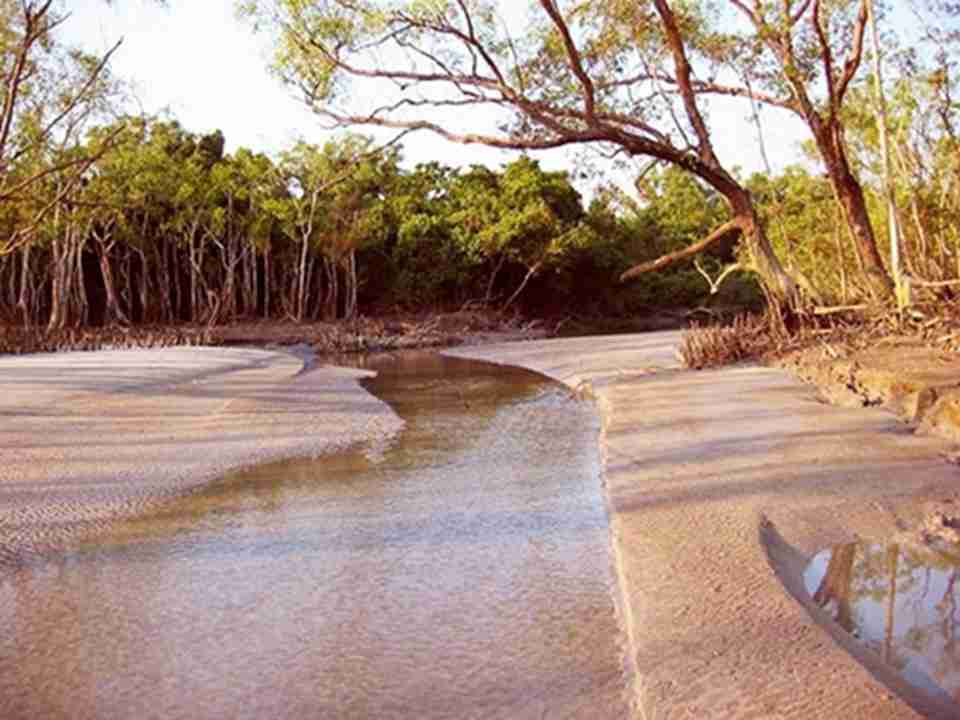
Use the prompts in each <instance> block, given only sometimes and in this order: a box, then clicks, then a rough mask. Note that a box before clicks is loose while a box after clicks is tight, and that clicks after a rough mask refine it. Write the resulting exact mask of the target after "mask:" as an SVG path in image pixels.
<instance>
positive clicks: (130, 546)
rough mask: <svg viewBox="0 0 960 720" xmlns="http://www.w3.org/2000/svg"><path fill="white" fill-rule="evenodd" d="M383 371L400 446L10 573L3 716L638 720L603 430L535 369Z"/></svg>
mask: <svg viewBox="0 0 960 720" xmlns="http://www.w3.org/2000/svg"><path fill="white" fill-rule="evenodd" d="M376 369H378V370H379V371H380V375H379V377H378V378H377V379H376V380H374V381H372V382H371V383H370V385H369V387H370V389H371V390H372V391H373V392H375V393H376V394H377V395H378V396H379V397H380V398H382V399H383V400H385V401H387V402H388V403H390V404H391V405H392V406H393V408H394V409H395V410H396V411H397V412H398V413H399V414H400V416H401V417H403V418H404V420H405V421H406V423H407V426H406V429H405V430H404V431H403V432H402V433H401V434H400V436H399V437H398V438H396V439H395V440H394V441H392V442H391V443H388V444H385V445H382V446H373V447H367V448H361V449H358V450H356V451H352V452H345V453H341V454H337V455H333V456H329V457H325V458H322V459H320V460H314V461H298V462H286V463H280V464H274V465H270V466H265V467H258V468H255V469H253V470H250V471H245V472H242V473H236V474H233V475H231V476H228V477H226V478H224V479H223V480H222V481H220V482H218V483H215V484H213V485H211V486H208V487H207V488H206V489H205V490H203V491H202V492H199V493H196V494H194V495H191V496H189V497H185V498H181V499H178V500H175V501H171V502H170V503H168V504H166V505H164V506H163V508H162V510H160V511H158V512H154V513H152V514H149V515H147V516H144V517H140V518H138V519H136V520H133V521H118V522H117V523H115V524H114V525H113V526H112V527H111V529H110V530H109V532H107V533H105V534H103V535H100V536H98V537H97V538H96V539H95V540H94V541H88V542H87V543H85V544H83V545H80V546H77V547H73V548H70V549H69V550H68V551H66V552H60V553H57V554H56V555H52V556H48V557H42V558H38V559H36V560H34V561H31V562H30V563H28V564H22V565H20V566H18V567H15V568H0V624H2V627H3V633H2V634H0V717H2V718H4V720H14V719H15V718H181V717H182V718H187V717H189V718H214V717H216V718H220V717H223V718H227V717H229V718H284V717H289V718H526V717H529V718H565V717H582V718H622V717H626V716H627V714H628V710H627V703H626V690H625V686H626V680H625V677H624V672H623V668H622V665H621V654H622V648H621V644H620V643H621V640H620V637H621V633H620V631H619V628H618V624H617V619H616V614H615V608H614V601H613V597H614V596H615V592H614V588H613V582H614V581H613V578H612V572H611V566H610V558H609V534H608V527H607V517H606V512H605V507H604V502H603V496H602V490H601V486H600V477H599V473H600V458H599V448H598V434H599V423H598V419H597V417H596V413H595V411H594V410H593V408H592V407H590V406H589V405H587V404H585V403H583V402H580V401H577V400H576V399H574V398H571V397H570V396H569V394H568V393H567V392H566V391H564V390H562V389H560V388H558V387H557V386H555V385H553V384H551V383H548V382H546V381H544V380H542V379H540V378H538V377H537V376H534V375H532V374H530V373H527V372H524V371H520V370H513V369H503V368H495V367H493V366H490V365H484V364H479V363H472V362H468V361H463V360H454V359H445V358H440V357H437V356H426V355H407V356H395V357H392V358H385V359H382V360H381V361H379V364H378V365H377V367H376Z"/></svg>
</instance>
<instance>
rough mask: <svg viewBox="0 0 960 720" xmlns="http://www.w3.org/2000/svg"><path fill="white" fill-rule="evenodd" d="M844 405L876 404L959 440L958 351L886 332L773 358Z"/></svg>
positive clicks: (824, 396) (834, 402) (921, 427)
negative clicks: (860, 343) (861, 343)
mask: <svg viewBox="0 0 960 720" xmlns="http://www.w3.org/2000/svg"><path fill="white" fill-rule="evenodd" d="M772 362H773V364H774V365H777V366H779V367H782V368H784V369H786V370H788V371H790V372H791V373H793V374H794V375H795V376H797V377H798V378H800V379H801V380H803V381H805V382H807V383H810V384H813V385H815V386H816V387H817V390H818V394H819V396H820V398H821V399H822V400H824V401H825V402H828V403H830V404H832V405H839V406H843V407H871V406H880V407H884V408H886V409H889V410H890V411H892V412H893V413H895V414H896V415H897V416H898V417H899V418H900V419H901V420H903V421H904V422H906V423H909V424H910V425H911V426H912V427H913V428H915V429H916V430H917V431H919V432H929V433H933V434H936V435H939V436H941V437H945V438H947V439H949V440H953V441H957V442H960V353H957V352H955V351H953V350H951V349H950V348H948V347H945V346H938V345H936V344H931V343H928V342H923V341H922V340H920V339H917V338H909V337H903V336H896V335H888V336H886V337H883V338H880V339H878V340H876V341H875V342H873V343H872V344H871V345H870V346H869V347H857V346H855V345H853V344H851V343H848V342H834V343H825V342H824V343H816V344H812V345H808V346H807V347H805V348H802V349H798V350H793V351H790V352H787V353H785V354H784V355H782V356H778V357H775V358H773V360H772Z"/></svg>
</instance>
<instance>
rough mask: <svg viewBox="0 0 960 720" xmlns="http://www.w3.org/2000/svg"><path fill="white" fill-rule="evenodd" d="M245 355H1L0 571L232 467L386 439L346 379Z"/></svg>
mask: <svg viewBox="0 0 960 720" xmlns="http://www.w3.org/2000/svg"><path fill="white" fill-rule="evenodd" d="M302 370H303V362H302V361H301V360H300V359H298V358H296V357H294V356H292V355H288V354H286V353H280V352H267V351H260V350H248V349H214V348H179V349H164V350H129V351H106V352H95V353H61V354H54V355H29V356H17V357H13V356H11V357H4V358H0V564H9V563H16V562H20V561H23V560H24V559H25V558H26V557H28V556H29V555H30V553H32V552H36V551H37V550H39V549H41V548H46V547H51V546H56V545H58V544H60V543H61V542H63V541H65V540H67V539H70V538H76V537H77V536H80V535H83V534H86V533H90V532H95V531H96V529H97V527H99V526H100V525H102V524H103V523H105V522H108V521H109V520H111V519H114V518H117V517H124V516H129V515H132V514H134V513H137V512H142V511H144V510H145V509H147V508H148V507H149V506H150V505H151V504H152V503H156V502H162V500H163V499H164V498H167V497H170V496H173V495H177V494H181V493H184V492H189V491H191V490H192V489H194V488H196V487H198V486H200V485H202V484H203V483H205V482H208V481H210V480H212V479H215V478H216V477H218V476H219V475H222V474H223V473H224V472H226V471H227V470H230V469H235V468H238V467H242V466H247V465H253V464H256V463H262V462H267V461H270V460H279V459H282V458H288V457H295V456H310V455H318V454H321V453H324V452H328V451H330V450H333V449H336V448H338V447H343V446H346V445H349V444H352V443H356V442H359V441H362V440H367V439H372V438H376V437H385V436H388V435H390V434H393V433H395V432H397V431H398V430H399V428H400V426H401V421H400V420H399V418H397V416H396V415H395V414H394V413H393V412H392V411H391V410H390V409H389V407H388V406H386V405H385V404H384V403H382V402H380V401H379V400H377V399H376V398H374V397H373V396H372V395H370V394H369V393H367V392H366V391H365V390H364V389H363V388H361V387H360V385H359V384H358V383H357V380H358V379H360V378H362V377H364V376H366V375H367V374H368V373H365V372H363V371H358V370H350V369H344V368H333V367H320V368H315V369H313V370H311V371H310V372H308V373H303V372H301V371H302Z"/></svg>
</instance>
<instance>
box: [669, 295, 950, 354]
mask: <svg viewBox="0 0 960 720" xmlns="http://www.w3.org/2000/svg"><path fill="white" fill-rule="evenodd" d="M838 310H839V311H838V312H832V313H827V314H824V313H819V314H817V313H811V314H807V315H802V316H795V317H793V318H790V320H789V321H784V320H783V319H782V318H781V317H780V316H779V314H775V313H771V312H769V311H768V312H767V313H765V314H764V315H740V316H738V317H736V318H735V319H734V320H733V321H732V322H730V323H722V322H720V323H709V324H693V325H691V327H690V329H689V330H687V331H686V332H685V333H684V336H683V339H682V341H681V344H680V348H679V354H680V358H681V360H682V362H683V364H684V365H685V366H686V367H688V368H692V369H698V370H699V369H704V368H711V367H719V366H722V365H729V364H732V363H736V362H741V361H744V360H760V361H774V360H776V359H778V358H782V357H783V356H784V355H786V354H788V353H792V352H796V351H800V350H808V349H811V348H819V349H820V350H822V353H823V356H824V358H825V359H834V360H835V359H839V358H841V357H846V356H849V355H852V354H854V353H856V352H859V351H862V350H866V349H869V348H876V347H882V346H898V345H911V346H922V347H928V348H930V349H931V350H933V351H938V352H947V353H955V352H960V300H954V301H952V302H938V303H931V304H928V305H918V306H913V307H911V308H909V309H908V310H906V311H904V312H903V313H898V312H896V311H895V310H890V309H885V308H870V307H867V306H857V307H855V308H839V309H838Z"/></svg>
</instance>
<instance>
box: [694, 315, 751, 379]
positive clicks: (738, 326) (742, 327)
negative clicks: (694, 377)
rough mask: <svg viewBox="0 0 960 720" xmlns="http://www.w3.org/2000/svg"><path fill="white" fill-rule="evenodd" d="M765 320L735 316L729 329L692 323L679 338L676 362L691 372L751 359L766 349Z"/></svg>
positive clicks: (728, 326)
mask: <svg viewBox="0 0 960 720" xmlns="http://www.w3.org/2000/svg"><path fill="white" fill-rule="evenodd" d="M769 330H770V324H769V322H768V321H767V319H766V318H765V317H761V316H756V315H738V316H737V317H736V318H734V320H733V322H732V323H731V324H729V325H720V324H711V325H699V324H696V323H694V324H693V325H692V326H691V327H690V329H689V330H687V331H686V332H685V333H684V334H683V339H682V340H681V342H680V348H679V353H680V359H681V361H682V362H683V364H684V366H686V367H688V368H692V369H694V370H703V369H704V368H711V367H720V366H722V365H730V364H732V363H736V362H740V361H742V360H749V359H751V358H755V357H757V356H758V355H760V354H761V353H762V351H763V350H764V349H765V348H767V347H769V343H768V336H769Z"/></svg>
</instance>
